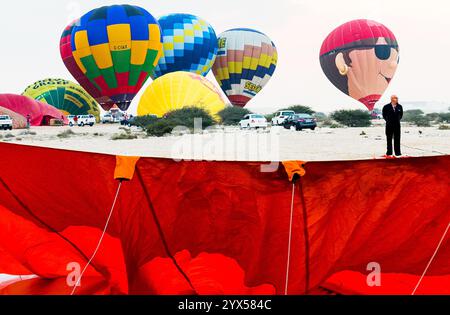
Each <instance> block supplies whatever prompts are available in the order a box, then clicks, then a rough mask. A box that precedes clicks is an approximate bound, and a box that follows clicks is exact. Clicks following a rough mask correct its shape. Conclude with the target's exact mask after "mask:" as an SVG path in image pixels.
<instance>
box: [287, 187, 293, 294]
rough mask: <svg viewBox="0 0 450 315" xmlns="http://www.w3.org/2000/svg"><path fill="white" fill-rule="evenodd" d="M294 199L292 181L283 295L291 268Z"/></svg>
mask: <svg viewBox="0 0 450 315" xmlns="http://www.w3.org/2000/svg"><path fill="white" fill-rule="evenodd" d="M294 200H295V181H293V183H292V202H291V216H290V221H289V242H288V254H287V257H288V258H287V265H286V286H285V290H284V295H288V291H289V271H290V268H291V250H292V226H293V222H294Z"/></svg>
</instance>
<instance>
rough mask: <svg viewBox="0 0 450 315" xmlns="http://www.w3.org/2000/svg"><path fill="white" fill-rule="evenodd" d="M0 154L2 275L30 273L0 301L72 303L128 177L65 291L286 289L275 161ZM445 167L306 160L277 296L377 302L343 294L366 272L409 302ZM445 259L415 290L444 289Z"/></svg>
mask: <svg viewBox="0 0 450 315" xmlns="http://www.w3.org/2000/svg"><path fill="white" fill-rule="evenodd" d="M0 156H2V161H1V163H0V217H1V218H2V220H0V274H8V275H23V276H28V275H33V276H35V278H34V279H28V280H24V281H20V280H19V281H16V282H14V283H13V284H9V285H7V286H6V287H3V289H0V293H3V294H70V293H71V291H72V287H71V286H70V283H71V282H70V281H69V280H70V277H71V271H68V269H69V270H70V268H68V266H71V264H72V265H73V264H74V263H75V264H79V265H80V266H81V268H84V266H86V263H87V261H88V260H89V259H90V258H92V256H93V253H94V250H95V247H96V245H97V242H98V241H99V239H100V237H101V235H102V231H103V229H104V227H105V223H106V222H107V219H108V216H109V213H110V210H111V205H112V204H113V201H114V199H115V196H116V193H117V191H118V188H119V185H120V184H119V181H118V180H115V179H114V176H115V175H116V177H117V178H124V177H125V178H127V179H129V180H127V181H122V184H121V186H120V187H121V188H120V191H119V194H118V198H117V203H116V207H115V208H114V211H113V214H112V217H111V221H110V225H109V227H108V229H107V231H106V235H105V239H104V241H103V242H102V244H101V247H100V250H99V252H98V253H97V255H96V256H95V257H94V259H93V261H92V264H91V265H90V266H89V268H88V269H87V272H86V274H85V275H84V277H83V278H82V280H81V287H80V288H79V289H78V290H77V291H76V294H150V295H153V294H192V293H193V292H195V293H198V294H284V293H285V287H286V273H287V270H286V267H287V261H288V243H289V225H290V211H291V200H292V199H291V198H292V188H293V184H292V183H291V182H290V181H289V177H288V174H287V172H286V169H285V168H284V166H283V165H282V164H280V166H279V168H278V170H277V171H276V172H272V173H266V172H261V166H262V164H263V163H250V162H187V161H185V162H176V161H173V160H170V159H155V158H141V159H139V160H138V161H137V163H136V167H135V172H134V174H131V176H130V174H126V175H121V176H117V174H122V172H120V171H119V172H118V171H116V167H117V166H118V167H119V168H121V169H127V168H126V167H125V168H124V165H123V164H124V163H126V162H124V161H125V160H126V159H124V158H117V157H115V156H109V155H101V154H94V153H82V152H71V151H61V150H53V149H44V148H35V147H27V146H19V145H13V144H6V143H0ZM135 162H136V159H133V163H135ZM133 165H134V164H133ZM286 165H287V164H286ZM449 168H450V156H439V157H424V158H410V159H396V160H369V161H348V162H314V163H307V164H306V166H305V171H306V174H305V176H304V177H302V179H301V181H298V182H297V183H296V184H295V185H296V186H295V192H296V194H295V196H294V201H295V202H294V216H293V229H292V247H291V257H290V270H289V281H288V283H287V287H288V294H316V292H320V288H327V287H329V286H330V283H334V284H335V285H334V286H333V288H332V290H333V291H334V292H337V293H344V294H345V293H360V294H372V293H376V292H373V291H371V290H367V289H363V288H361V286H360V285H355V282H357V283H358V284H359V283H361V282H360V281H359V279H360V278H361V276H360V274H368V272H367V271H366V269H367V265H368V264H369V263H371V262H376V263H378V264H379V265H380V266H381V268H382V272H383V276H384V275H388V276H387V278H386V279H387V280H386V281H385V282H384V283H385V286H384V287H383V290H384V292H391V293H392V294H398V293H401V294H411V293H412V291H413V289H414V287H415V285H416V283H415V281H409V282H408V283H406V284H405V283H404V281H403V280H402V279H403V278H402V276H395V275H396V274H403V275H410V276H412V277H414V279H418V277H419V276H420V275H421V274H422V273H423V271H424V270H425V268H426V266H427V264H428V262H429V260H430V258H431V257H432V256H433V253H434V252H435V250H436V247H437V245H438V244H439V241H440V239H441V238H442V235H443V232H444V231H445V229H446V227H447V225H448V223H449V222H450V211H448V205H449V204H450V191H449V189H448V187H450V178H449V177H448V170H449ZM18 169H20V172H18V171H17V170H18ZM80 178H85V179H88V180H80ZM448 261H450V238H449V237H446V238H445V239H444V240H443V242H442V244H441V247H440V250H439V251H438V253H437V254H436V256H435V258H434V260H433V262H432V264H431V265H430V268H429V269H428V272H427V274H426V277H425V280H424V281H423V282H422V285H421V286H420V288H419V290H418V291H417V293H418V294H426V293H427V292H430V291H432V292H434V293H441V294H446V293H448V278H449V277H450V265H449V264H448ZM343 271H348V272H347V273H345V274H344V277H342V273H341V272H343ZM340 273H341V274H340ZM336 274H337V275H338V278H337V279H338V282H337V283H338V284H339V285H336V279H334V281H333V278H332V276H333V275H336ZM408 277H409V276H408ZM72 283H73V282H72ZM399 283H402V285H399ZM0 287H1V285H0ZM352 288H357V290H351V289H352Z"/></svg>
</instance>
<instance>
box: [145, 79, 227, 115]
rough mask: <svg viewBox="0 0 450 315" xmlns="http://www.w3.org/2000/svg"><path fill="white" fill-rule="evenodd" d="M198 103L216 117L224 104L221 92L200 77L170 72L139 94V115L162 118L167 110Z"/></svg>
mask: <svg viewBox="0 0 450 315" xmlns="http://www.w3.org/2000/svg"><path fill="white" fill-rule="evenodd" d="M190 106H197V107H201V108H203V109H206V110H207V111H208V112H209V113H210V114H211V115H213V116H214V117H215V118H218V116H217V113H218V112H220V111H221V110H223V109H224V108H225V107H226V105H225V101H224V99H223V98H222V95H221V93H220V91H219V90H218V89H217V88H216V87H215V86H214V84H212V83H211V82H209V81H208V80H207V79H206V78H204V77H203V76H200V75H198V74H194V73H190V72H173V73H169V74H166V75H164V76H162V77H160V78H158V79H156V80H155V82H153V83H152V84H151V85H150V86H149V87H148V88H147V90H146V91H145V93H144V94H143V95H142V98H141V101H140V103H139V107H138V115H139V116H144V115H149V114H153V115H157V116H159V117H163V116H164V115H165V114H167V113H168V112H170V111H173V110H177V109H181V108H184V107H190Z"/></svg>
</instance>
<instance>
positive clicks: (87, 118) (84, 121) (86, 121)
mask: <svg viewBox="0 0 450 315" xmlns="http://www.w3.org/2000/svg"><path fill="white" fill-rule="evenodd" d="M96 122H97V121H96V119H95V116H94V115H79V116H78V126H79V127H84V126H91V127H93V126H94V125H95V123H96Z"/></svg>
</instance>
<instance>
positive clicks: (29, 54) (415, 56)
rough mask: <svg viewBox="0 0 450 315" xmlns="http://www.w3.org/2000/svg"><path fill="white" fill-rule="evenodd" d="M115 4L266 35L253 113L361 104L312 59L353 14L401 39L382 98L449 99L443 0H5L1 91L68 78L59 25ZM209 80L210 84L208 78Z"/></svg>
mask: <svg viewBox="0 0 450 315" xmlns="http://www.w3.org/2000/svg"><path fill="white" fill-rule="evenodd" d="M121 3H130V4H135V5H139V6H142V7H143V8H145V9H147V10H148V11H149V12H150V13H152V14H153V15H154V16H156V17H158V16H161V15H165V14H168V13H192V14H195V15H198V16H200V17H202V18H204V19H206V20H207V21H208V22H209V23H211V24H212V25H213V27H214V28H215V30H216V32H217V33H218V34H220V33H221V32H223V31H225V30H227V29H230V28H235V27H250V28H255V29H258V30H260V31H262V32H264V33H266V34H267V35H268V36H269V37H271V38H272V40H273V41H274V42H275V43H276V45H277V47H278V50H279V64H278V68H277V71H276V73H275V76H274V77H273V78H272V80H271V82H270V83H269V84H268V85H267V87H266V88H265V89H264V90H263V91H262V92H261V93H260V94H259V95H258V96H257V97H256V98H255V99H254V100H253V101H252V103H251V105H250V109H252V110H254V111H259V112H264V113H265V112H271V111H274V110H276V109H278V108H280V107H282V106H284V105H290V104H306V105H310V106H313V107H314V108H315V109H316V110H320V111H327V112H329V111H333V110H335V109H339V108H344V107H345V108H361V109H362V108H364V107H363V106H362V105H361V104H359V103H358V102H356V101H353V100H352V99H350V98H349V97H348V96H346V95H344V94H342V93H341V92H340V91H339V90H337V89H336V88H335V87H334V86H333V85H332V84H331V83H330V82H329V81H328V80H327V79H326V77H325V75H324V74H323V72H322V70H321V67H320V64H319V59H318V55H319V50H320V47H321V44H322V42H323V40H324V39H325V37H326V36H327V35H328V34H329V33H330V32H331V31H332V30H333V29H334V28H335V27H337V26H339V25H340V24H342V23H345V22H347V21H349V20H352V19H357V18H368V19H374V20H376V21H379V22H381V23H383V24H385V25H386V26H388V27H389V28H390V29H391V30H392V31H393V32H394V33H395V35H396V36H397V39H398V40H399V43H400V48H401V62H400V66H399V68H398V71H397V75H396V77H395V79H394V80H393V81H392V83H391V86H390V88H389V90H388V91H387V92H386V94H385V99H384V100H383V101H386V102H387V98H388V97H389V95H390V94H392V93H396V94H398V95H399V96H400V98H401V100H403V101H442V102H450V79H449V78H448V73H449V70H450V19H449V18H448V15H449V13H450V3H449V1H446V0H409V1H406V0H342V1H337V0H276V1H275V0H247V1H243V0H218V1H216V0H164V1H161V0H145V1H126V0H122V1H108V0H90V1H71V0H39V1H29V0H26V1H25V0H14V1H8V2H6V1H5V2H3V3H2V10H1V11H2V17H1V18H0V43H1V45H2V47H1V58H0V93H18V94H20V93H22V92H23V90H24V89H25V87H26V86H27V85H29V84H31V83H33V82H34V81H36V80H39V79H43V78H47V77H58V78H65V79H71V80H73V78H72V77H71V75H70V74H69V72H68V71H67V70H66V69H65V67H64V64H63V63H62V61H61V60H60V56H59V47H58V46H59V38H60V35H61V32H62V30H63V29H64V27H65V26H66V25H67V24H68V23H69V21H71V20H73V19H75V18H76V17H79V16H81V15H82V14H84V13H85V12H87V11H89V10H90V9H93V8H95V7H98V6H102V5H112V4H121ZM209 78H210V79H211V80H212V81H214V82H215V79H214V77H213V76H212V75H210V76H209ZM386 97H387V98H386ZM134 103H135V104H134V107H135V106H136V101H135V102H134Z"/></svg>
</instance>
